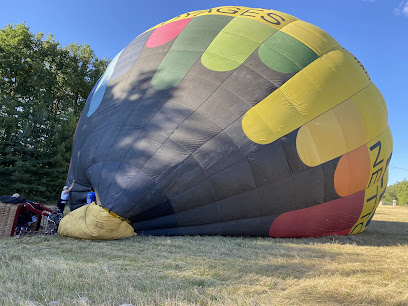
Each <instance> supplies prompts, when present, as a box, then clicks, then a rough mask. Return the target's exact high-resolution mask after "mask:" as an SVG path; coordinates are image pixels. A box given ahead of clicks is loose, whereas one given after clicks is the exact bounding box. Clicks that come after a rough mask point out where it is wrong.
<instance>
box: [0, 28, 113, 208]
mask: <svg viewBox="0 0 408 306" xmlns="http://www.w3.org/2000/svg"><path fill="white" fill-rule="evenodd" d="M107 64H108V60H107V59H105V58H104V59H102V60H100V59H98V58H97V57H96V56H95V54H94V52H93V51H92V49H91V48H90V46H89V45H87V44H84V46H82V45H79V44H69V45H68V46H65V47H62V46H61V45H60V44H59V42H58V41H56V40H55V38H54V37H53V36H52V35H48V36H47V37H45V36H44V34H42V33H37V34H35V35H34V34H33V33H31V32H30V30H29V28H28V27H27V26H26V25H25V24H18V25H7V26H5V27H4V28H3V29H0V105H1V107H0V194H12V193H14V192H18V193H20V194H21V195H23V196H25V197H27V198H29V199H32V200H35V201H39V202H51V201H54V202H55V201H56V197H57V196H58V194H59V191H60V189H61V186H63V185H64V184H65V180H66V174H67V171H68V165H69V161H70V156H71V149H72V140H73V136H74V131H75V127H76V123H77V121H78V119H79V116H80V114H81V111H82V109H83V107H84V104H85V101H86V98H87V96H88V94H89V93H90V92H91V90H92V87H93V85H94V84H95V83H96V82H97V80H98V79H99V77H100V76H101V75H102V73H103V71H104V70H105V69H106V67H107Z"/></svg>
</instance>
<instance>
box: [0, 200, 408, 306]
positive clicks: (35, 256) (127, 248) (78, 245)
mask: <svg viewBox="0 0 408 306" xmlns="http://www.w3.org/2000/svg"><path fill="white" fill-rule="evenodd" d="M0 258H1V262H0V304H1V305H47V304H49V305H121V304H127V303H131V304H134V305H173V304H177V305H192V304H193V305H196V304H199V305H203V304H204V305H206V304H217V305H282V304H284V305H316V304H319V305H384V304H386V305H408V208H404V207H379V208H378V210H377V213H376V215H375V217H374V221H373V222H372V224H371V225H370V226H369V228H368V229H367V230H366V231H365V232H364V233H361V234H359V235H356V236H349V237H320V238H307V239H271V238H227V237H171V238H169V237H133V238H130V239H125V240H121V241H107V242H91V241H80V240H74V239H67V238H61V237H58V236H55V237H27V238H21V239H17V238H4V239H1V240H0ZM53 301H54V302H53Z"/></svg>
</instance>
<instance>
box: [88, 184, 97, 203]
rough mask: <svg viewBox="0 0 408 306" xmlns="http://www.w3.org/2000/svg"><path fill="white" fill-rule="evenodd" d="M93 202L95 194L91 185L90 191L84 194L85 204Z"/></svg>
mask: <svg viewBox="0 0 408 306" xmlns="http://www.w3.org/2000/svg"><path fill="white" fill-rule="evenodd" d="M92 202H95V204H96V196H95V191H94V189H93V187H91V189H90V191H89V192H88V193H87V194H86V204H91V203H92Z"/></svg>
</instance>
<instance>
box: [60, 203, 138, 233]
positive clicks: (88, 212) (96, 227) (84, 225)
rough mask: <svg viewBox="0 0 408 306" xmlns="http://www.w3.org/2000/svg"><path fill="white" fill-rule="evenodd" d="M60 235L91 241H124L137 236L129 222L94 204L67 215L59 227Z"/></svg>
mask: <svg viewBox="0 0 408 306" xmlns="http://www.w3.org/2000/svg"><path fill="white" fill-rule="evenodd" d="M58 234H59V235H60V236H66V237H72V238H80V239H89V240H111V239H122V238H127V237H131V236H134V235H136V233H135V232H134V230H133V227H132V226H131V225H130V224H129V223H128V222H126V221H123V220H120V219H119V218H115V217H114V216H112V215H111V214H109V212H108V211H106V210H105V209H103V208H102V207H101V206H98V205H96V204H94V203H91V204H88V205H84V206H82V207H80V208H78V209H76V210H73V211H71V212H70V213H69V214H68V215H66V216H65V217H64V218H63V219H62V220H61V223H60V225H59V227H58Z"/></svg>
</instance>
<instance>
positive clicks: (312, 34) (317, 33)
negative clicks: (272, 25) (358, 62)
mask: <svg viewBox="0 0 408 306" xmlns="http://www.w3.org/2000/svg"><path fill="white" fill-rule="evenodd" d="M281 32H284V33H286V34H289V35H290V36H292V37H294V38H296V39H297V40H299V41H301V42H302V43H304V44H305V45H306V46H308V47H309V48H310V49H312V50H313V51H314V52H316V54H317V55H319V56H321V55H323V54H325V53H326V52H328V51H329V50H331V49H334V48H336V47H338V46H339V43H338V42H337V41H336V40H335V39H334V38H333V37H331V36H330V35H329V34H328V33H326V32H325V31H323V30H322V29H320V28H318V27H316V26H314V25H312V24H310V23H308V22H305V21H302V20H296V21H294V22H291V23H290V24H288V25H286V26H285V27H284V28H282V29H281Z"/></svg>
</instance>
